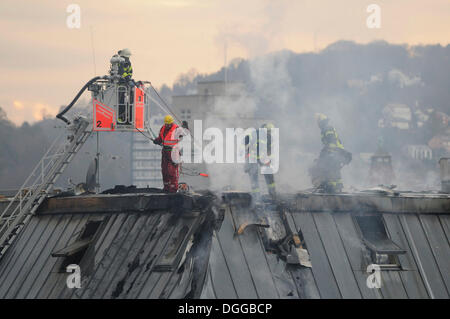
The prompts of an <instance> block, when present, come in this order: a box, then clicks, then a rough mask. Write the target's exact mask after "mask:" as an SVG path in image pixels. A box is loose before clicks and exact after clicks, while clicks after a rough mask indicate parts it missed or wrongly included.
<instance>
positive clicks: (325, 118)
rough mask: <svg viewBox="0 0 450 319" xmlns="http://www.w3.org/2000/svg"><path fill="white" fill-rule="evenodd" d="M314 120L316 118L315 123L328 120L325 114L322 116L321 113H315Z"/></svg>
mask: <svg viewBox="0 0 450 319" xmlns="http://www.w3.org/2000/svg"><path fill="white" fill-rule="evenodd" d="M315 118H316V120H317V122H320V121H323V120H327V119H328V117H327V116H326V115H325V114H323V113H316V114H315Z"/></svg>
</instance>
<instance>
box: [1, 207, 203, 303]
mask: <svg viewBox="0 0 450 319" xmlns="http://www.w3.org/2000/svg"><path fill="white" fill-rule="evenodd" d="M206 217H207V214H206V213H202V212H200V211H198V210H195V209H193V210H190V211H177V210H173V209H171V210H148V211H144V212H123V213H119V214H101V213H94V214H92V213H89V214H49V215H37V216H34V217H33V218H32V219H31V221H30V222H29V224H28V225H27V226H26V227H25V229H24V230H23V232H22V233H21V234H20V238H18V239H17V240H16V241H15V242H14V244H13V246H12V247H11V248H10V249H9V250H8V252H7V254H6V255H5V256H4V258H3V259H2V260H1V261H0V298H169V297H178V298H181V297H184V296H185V295H186V294H187V293H189V292H190V291H191V290H192V289H191V282H192V278H193V276H194V269H195V267H198V266H199V264H200V263H197V262H196V261H195V260H194V259H193V256H194V252H196V251H197V250H198V249H200V248H202V247H201V246H202V245H204V243H203V242H202V240H199V239H196V240H195V237H194V235H195V234H196V233H197V232H199V231H200V229H201V227H202V225H203V223H204V222H205V221H206V220H207V218H206ZM92 220H102V223H101V225H100V228H99V230H98V231H97V232H96V235H95V238H94V240H93V242H92V243H91V245H90V246H89V248H88V249H87V251H86V252H85V255H84V257H83V259H82V261H81V263H80V268H81V275H82V283H81V288H80V289H69V288H68V287H67V285H66V279H67V276H68V273H66V272H61V269H60V268H61V264H62V260H63V259H64V257H52V256H51V254H52V252H55V251H58V250H61V249H62V248H64V247H67V246H69V245H70V244H73V243H74V242H75V241H77V240H78V239H79V236H80V234H81V233H82V232H83V229H84V227H85V226H86V224H87V223H88V222H89V221H92ZM191 247H192V248H191ZM199 247H200V248H199ZM185 251H187V252H188V253H187V256H185V259H183V260H181V259H182V258H183V256H184V253H185ZM206 258H207V257H206ZM163 259H164V260H163ZM171 261H173V265H174V267H173V268H170V267H169V268H168V267H167V264H168V262H171ZM161 262H163V263H164V264H163V265H162V266H166V267H165V268H164V267H162V268H161V269H159V270H157V266H158V265H159V264H160V263H161ZM205 267H206V264H205ZM63 271H64V270H63ZM203 272H206V268H205V269H204V271H203ZM195 275H196V276H197V274H195ZM196 280H198V279H196ZM175 287H177V289H174V288H175ZM194 288H195V287H194ZM196 289H197V290H198V287H197V288H196ZM191 293H194V296H195V293H196V294H199V292H196V291H194V292H192V291H191Z"/></svg>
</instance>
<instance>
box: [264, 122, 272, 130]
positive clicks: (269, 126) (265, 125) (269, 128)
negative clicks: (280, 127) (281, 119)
mask: <svg viewBox="0 0 450 319" xmlns="http://www.w3.org/2000/svg"><path fill="white" fill-rule="evenodd" d="M261 128H265V129H268V130H271V129H273V128H275V126H274V125H273V124H272V123H264V124H263V125H261Z"/></svg>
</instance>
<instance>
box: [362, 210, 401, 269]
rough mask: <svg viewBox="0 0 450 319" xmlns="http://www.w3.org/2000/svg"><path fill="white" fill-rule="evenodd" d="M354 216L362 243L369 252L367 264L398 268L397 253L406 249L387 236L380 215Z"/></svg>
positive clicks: (382, 267) (383, 267) (384, 267)
mask: <svg viewBox="0 0 450 319" xmlns="http://www.w3.org/2000/svg"><path fill="white" fill-rule="evenodd" d="M354 218H355V221H356V225H357V229H359V232H360V234H361V237H362V240H363V243H364V245H365V246H366V247H367V248H368V250H369V252H370V256H369V260H367V262H368V264H377V265H379V266H380V268H381V269H400V268H401V265H400V262H399V260H398V255H400V254H404V253H406V251H405V250H404V249H402V248H401V247H400V246H398V245H397V244H396V243H394V242H393V241H392V240H391V239H390V238H389V236H388V234H387V232H386V228H385V225H384V222H383V218H382V216H379V215H373V216H355V217H354Z"/></svg>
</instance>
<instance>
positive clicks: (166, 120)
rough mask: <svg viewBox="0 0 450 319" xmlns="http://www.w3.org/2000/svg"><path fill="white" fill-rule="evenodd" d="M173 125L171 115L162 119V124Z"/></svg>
mask: <svg viewBox="0 0 450 319" xmlns="http://www.w3.org/2000/svg"><path fill="white" fill-rule="evenodd" d="M172 123H173V117H172V115H166V116H165V117H164V124H172Z"/></svg>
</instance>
